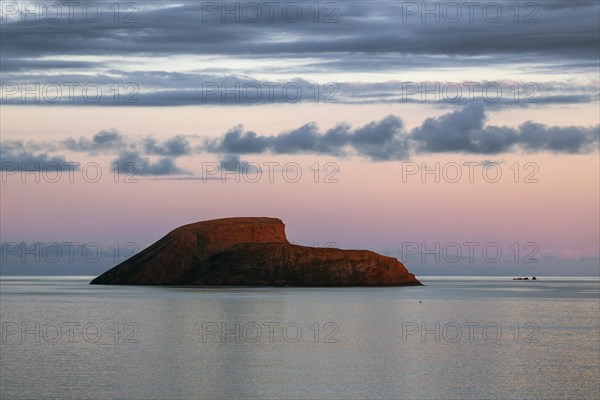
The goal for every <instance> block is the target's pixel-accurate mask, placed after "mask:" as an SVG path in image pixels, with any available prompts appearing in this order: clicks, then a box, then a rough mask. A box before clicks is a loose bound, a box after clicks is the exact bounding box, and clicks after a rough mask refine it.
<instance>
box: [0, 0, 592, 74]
mask: <svg viewBox="0 0 600 400" xmlns="http://www.w3.org/2000/svg"><path fill="white" fill-rule="evenodd" d="M219 3H221V2H219ZM229 3H230V4H229V7H230V8H231V5H232V4H231V3H233V2H229ZM283 3H285V2H283ZM404 3H406V2H393V1H384V0H381V1H375V0H369V1H348V2H335V3H334V4H336V5H338V6H339V10H338V11H337V12H336V17H337V20H338V22H337V23H314V20H313V18H314V16H313V15H312V14H311V13H309V12H305V13H304V16H303V18H302V19H301V20H300V21H298V22H297V23H290V22H289V21H285V20H284V18H282V16H281V13H280V12H279V13H276V17H275V19H274V21H272V22H271V21H269V20H268V19H267V18H263V19H262V20H261V21H260V22H258V23H252V22H249V21H248V20H247V19H242V21H241V22H240V23H234V22H233V21H231V23H222V22H221V21H220V20H219V18H216V19H214V20H209V21H207V22H202V13H203V11H202V7H203V3H201V2H198V3H196V2H193V3H192V2H184V3H182V4H176V5H173V4H168V3H156V2H155V3H153V4H152V6H149V5H147V4H140V9H139V11H138V12H137V15H136V17H137V22H135V23H132V24H122V23H118V24H117V23H114V22H113V20H112V18H103V19H102V20H101V21H99V22H97V23H93V24H91V23H86V22H85V21H81V20H78V21H76V22H75V23H72V22H69V21H67V20H65V21H64V22H62V21H61V22H59V23H51V22H45V21H41V22H37V23H35V22H34V21H29V22H27V23H22V22H19V21H7V22H5V23H3V25H2V33H3V39H4V40H3V41H2V45H1V46H2V52H3V57H5V58H8V59H19V60H21V61H20V62H22V63H23V64H24V65H27V63H28V61H27V59H35V58H36V57H42V56H44V55H53V56H56V55H61V54H62V55H68V54H76V55H108V56H111V55H123V54H125V55H130V54H137V55H173V54H176V55H182V54H185V55H189V54H202V55H207V54H223V55H238V56H243V55H248V56H262V57H273V56H276V57H278V58H282V57H290V56H298V55H303V56H305V55H310V56H311V57H317V58H319V57H320V58H322V59H325V60H326V59H332V58H336V57H338V56H341V55H350V56H351V55H355V54H363V55H364V54H402V55H405V56H410V57H413V58H416V57H419V56H423V55H424V56H432V55H433V56H459V55H460V56H469V57H470V56H484V55H503V56H504V55H509V56H513V57H515V58H516V57H518V56H523V57H527V56H531V55H537V56H538V62H544V61H545V62H556V61H558V60H561V59H565V58H571V59H580V60H586V59H587V60H590V59H596V60H597V58H598V54H599V50H598V47H599V46H598V45H599V38H598V35H597V32H598V26H599V20H598V10H599V7H600V5H599V4H598V2H593V1H589V2H588V1H585V2H571V3H577V4H568V3H565V2H560V3H558V4H557V3H556V2H554V1H551V2H548V1H543V2H534V4H536V5H537V6H539V10H538V11H537V12H536V15H535V17H536V19H537V20H538V22H537V23H523V21H522V20H520V21H519V22H518V23H515V22H514V20H513V18H514V16H513V14H512V11H511V10H510V9H509V8H508V7H509V6H510V5H511V4H512V3H510V2H497V3H498V4H501V5H502V6H503V13H504V15H503V18H502V19H501V20H500V21H499V22H497V23H490V22H487V21H486V20H485V19H483V18H482V13H481V9H479V10H478V11H477V18H476V20H475V22H473V23H471V22H469V21H468V16H467V15H463V18H461V21H460V22H458V23H449V22H445V21H444V20H443V21H441V22H440V23H436V22H435V21H431V20H430V21H429V22H428V23H422V22H421V18H420V17H421V16H420V15H417V16H414V17H410V18H409V19H407V20H406V22H404V21H403V18H402V15H403V13H402V6H403V4H404ZM415 3H416V4H420V3H421V2H415ZM430 3H432V2H430ZM457 3H459V4H462V3H461V2H457ZM430 6H431V4H430ZM521 6H522V4H521ZM281 7H283V4H282V5H281ZM307 11H308V10H307ZM465 13H467V10H463V14H465ZM528 14H529V12H528V11H526V10H522V15H521V18H523V17H524V16H526V15H528ZM79 18H81V17H79ZM277 38H282V39H277ZM449 59H450V57H449ZM449 61H451V62H452V63H454V64H455V61H456V60H449ZM517 62H518V61H517ZM443 64H444V59H440V60H438V64H437V65H438V66H439V65H443Z"/></svg>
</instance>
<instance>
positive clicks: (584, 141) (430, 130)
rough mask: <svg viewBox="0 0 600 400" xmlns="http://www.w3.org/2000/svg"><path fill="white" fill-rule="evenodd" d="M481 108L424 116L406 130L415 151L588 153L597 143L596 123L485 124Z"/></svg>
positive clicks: (470, 107) (478, 105)
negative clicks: (583, 124) (558, 124)
mask: <svg viewBox="0 0 600 400" xmlns="http://www.w3.org/2000/svg"><path fill="white" fill-rule="evenodd" d="M485 118H486V115H485V108H484V106H483V105H482V104H472V105H469V106H467V107H464V108H462V109H460V110H457V111H454V112H451V113H449V114H445V115H442V116H441V117H438V118H427V119H426V120H425V121H424V122H423V124H422V125H421V126H419V127H417V128H415V129H414V130H413V131H412V132H411V133H410V136H409V137H410V140H411V141H412V142H413V143H415V147H416V151H417V152H428V153H451V152H452V153H457V152H458V153H471V154H499V153H504V152H509V151H513V150H515V149H521V150H525V151H528V152H541V151H549V152H554V153H588V152H590V151H591V150H592V149H593V148H594V147H595V146H597V145H598V142H599V137H598V135H599V134H598V132H599V127H598V126H596V127H593V128H586V127H566V128H563V127H552V126H547V125H544V124H540V123H534V122H526V123H524V124H522V125H521V126H520V127H518V128H516V129H515V128H509V127H502V126H491V125H485Z"/></svg>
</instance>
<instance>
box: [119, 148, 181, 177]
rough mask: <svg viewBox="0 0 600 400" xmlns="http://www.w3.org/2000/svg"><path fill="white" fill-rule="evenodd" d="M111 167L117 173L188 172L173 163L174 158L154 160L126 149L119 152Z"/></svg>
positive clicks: (137, 174)
mask: <svg viewBox="0 0 600 400" xmlns="http://www.w3.org/2000/svg"><path fill="white" fill-rule="evenodd" d="M112 168H113V170H115V171H116V172H118V173H122V174H127V175H131V176H133V177H135V176H157V175H180V174H188V173H189V171H185V170H183V169H181V168H179V167H178V166H177V165H176V164H175V160H174V159H173V158H170V157H165V158H160V159H158V160H156V161H154V162H152V161H150V159H149V158H148V157H142V156H141V155H140V154H138V153H136V152H133V151H127V152H122V153H120V154H119V156H118V158H117V159H115V160H114V161H113V162H112Z"/></svg>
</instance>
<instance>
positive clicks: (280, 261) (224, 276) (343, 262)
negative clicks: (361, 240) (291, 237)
mask: <svg viewBox="0 0 600 400" xmlns="http://www.w3.org/2000/svg"><path fill="white" fill-rule="evenodd" d="M91 284H100V285H102V284H104V285H197V286H210V285H219V286H412V285H421V283H420V282H419V281H418V280H417V279H416V278H415V276H414V275H413V274H411V273H409V272H408V271H407V270H406V268H405V267H404V265H402V263H400V262H399V261H398V260H397V259H395V258H392V257H386V256H382V255H380V254H377V253H374V252H372V251H367V250H340V249H335V248H317V247H306V246H299V245H295V244H291V243H290V242H288V240H287V238H286V235H285V225H284V224H283V222H282V221H281V220H280V219H277V218H249V217H248V218H223V219H216V220H211V221H203V222H197V223H193V224H189V225H184V226H181V227H179V228H177V229H175V230H173V231H171V232H170V233H168V234H167V235H166V236H165V237H163V238H162V239H160V240H158V241H157V242H156V243H154V244H152V245H151V246H149V247H148V248H146V249H144V250H142V251H141V252H139V253H138V254H136V255H134V256H132V257H131V258H129V259H127V260H126V261H124V262H122V263H120V264H119V265H117V266H116V267H114V268H112V269H110V270H108V271H106V272H105V273H104V274H102V275H100V276H98V277H97V278H95V279H94V280H93V281H92V282H91Z"/></svg>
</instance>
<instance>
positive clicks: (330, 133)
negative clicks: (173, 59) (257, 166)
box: [206, 115, 408, 160]
mask: <svg viewBox="0 0 600 400" xmlns="http://www.w3.org/2000/svg"><path fill="white" fill-rule="evenodd" d="M401 130H402V121H401V120H400V119H399V118H398V117H395V116H392V115H390V116H388V117H386V118H384V119H382V120H381V121H375V122H370V123H368V124H366V125H365V126H362V127H359V128H356V129H354V130H353V129H352V128H351V127H350V126H349V125H347V124H338V125H337V126H335V127H334V128H332V129H329V130H327V131H325V132H321V131H320V130H319V127H318V126H317V124H315V123H308V124H305V125H303V126H301V127H299V128H297V129H293V130H290V131H286V132H282V133H280V134H278V135H274V136H259V135H257V134H256V132H253V131H244V129H243V127H242V126H236V127H235V128H234V129H232V130H230V131H228V132H227V133H226V134H225V135H224V136H223V138H221V139H218V140H212V141H210V142H209V143H208V145H207V147H206V149H207V150H208V151H211V152H222V153H228V154H261V153H272V154H329V155H335V156H344V155H347V154H350V153H349V151H352V150H354V151H355V152H356V153H357V154H360V155H364V156H367V157H370V158H372V159H382V160H387V159H394V158H398V159H400V158H403V157H405V156H407V155H408V148H405V147H404V146H405V145H406V142H405V140H404V138H403V137H402V136H401V135H400V133H401Z"/></svg>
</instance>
